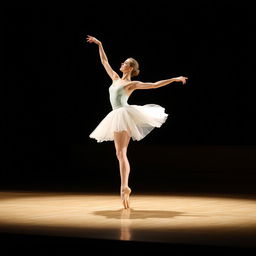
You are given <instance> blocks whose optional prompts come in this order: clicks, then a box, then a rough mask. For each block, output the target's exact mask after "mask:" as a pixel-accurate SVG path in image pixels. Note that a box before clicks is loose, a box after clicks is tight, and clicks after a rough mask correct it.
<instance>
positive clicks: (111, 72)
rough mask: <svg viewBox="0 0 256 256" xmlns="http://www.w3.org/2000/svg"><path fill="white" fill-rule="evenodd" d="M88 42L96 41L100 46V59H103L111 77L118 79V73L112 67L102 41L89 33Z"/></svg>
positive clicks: (103, 63) (102, 61)
mask: <svg viewBox="0 0 256 256" xmlns="http://www.w3.org/2000/svg"><path fill="white" fill-rule="evenodd" d="M87 42H88V43H95V44H97V45H98V46H99V54H100V60H101V63H102V65H103V66H104V68H105V70H106V71H107V73H108V75H109V76H110V78H111V79H112V80H114V79H118V78H119V76H118V74H117V73H116V72H115V71H114V70H113V69H112V67H111V66H110V64H109V62H108V58H107V55H106V53H105V51H104V48H103V46H102V43H101V41H99V40H98V39H96V38H95V37H93V36H89V35H88V36H87Z"/></svg>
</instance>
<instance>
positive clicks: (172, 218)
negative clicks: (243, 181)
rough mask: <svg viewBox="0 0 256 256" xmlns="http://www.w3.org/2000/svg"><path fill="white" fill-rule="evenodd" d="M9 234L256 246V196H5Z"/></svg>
mask: <svg viewBox="0 0 256 256" xmlns="http://www.w3.org/2000/svg"><path fill="white" fill-rule="evenodd" d="M0 209H1V210H0V230H1V232H5V233H15V234H37V235H48V236H49V235H50V236H64V237H67V236H68V237H84V238H96V239H111V240H122V241H143V242H164V243H175V244H177V243H181V244H199V245H217V246H218V245H221V246H223V245H224V246H237V247H243V246H246V247H255V246H256V196H252V195H251V196H242V195H241V196H239V195H233V196H232V195H207V194H202V195H188V194H168V195H150V194H147V195H146V194H132V195H131V209H130V210H124V209H123V208H122V203H121V200H120V198H119V195H118V194H89V193H82V192H80V193H74V192H65V193H63V192H33V191H2V192H0Z"/></svg>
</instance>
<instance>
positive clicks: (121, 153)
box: [116, 149, 126, 160]
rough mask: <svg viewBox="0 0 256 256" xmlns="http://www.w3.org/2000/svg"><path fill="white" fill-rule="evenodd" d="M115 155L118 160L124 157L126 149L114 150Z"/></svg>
mask: <svg viewBox="0 0 256 256" xmlns="http://www.w3.org/2000/svg"><path fill="white" fill-rule="evenodd" d="M116 157H117V159H118V160H123V159H125V158H126V149H120V150H116Z"/></svg>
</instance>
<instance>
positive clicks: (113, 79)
mask: <svg viewBox="0 0 256 256" xmlns="http://www.w3.org/2000/svg"><path fill="white" fill-rule="evenodd" d="M118 79H120V77H119V75H118V74H117V73H116V72H115V71H113V77H112V81H113V82H114V81H115V80H118Z"/></svg>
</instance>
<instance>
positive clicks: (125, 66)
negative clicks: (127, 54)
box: [120, 59, 132, 73]
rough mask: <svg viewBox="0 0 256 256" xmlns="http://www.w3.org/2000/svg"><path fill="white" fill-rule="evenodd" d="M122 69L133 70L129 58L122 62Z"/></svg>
mask: <svg viewBox="0 0 256 256" xmlns="http://www.w3.org/2000/svg"><path fill="white" fill-rule="evenodd" d="M120 71H122V72H123V73H127V72H130V71H132V67H131V66H130V62H129V60H128V59H127V60H126V61H125V62H122V63H121V67H120Z"/></svg>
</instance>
